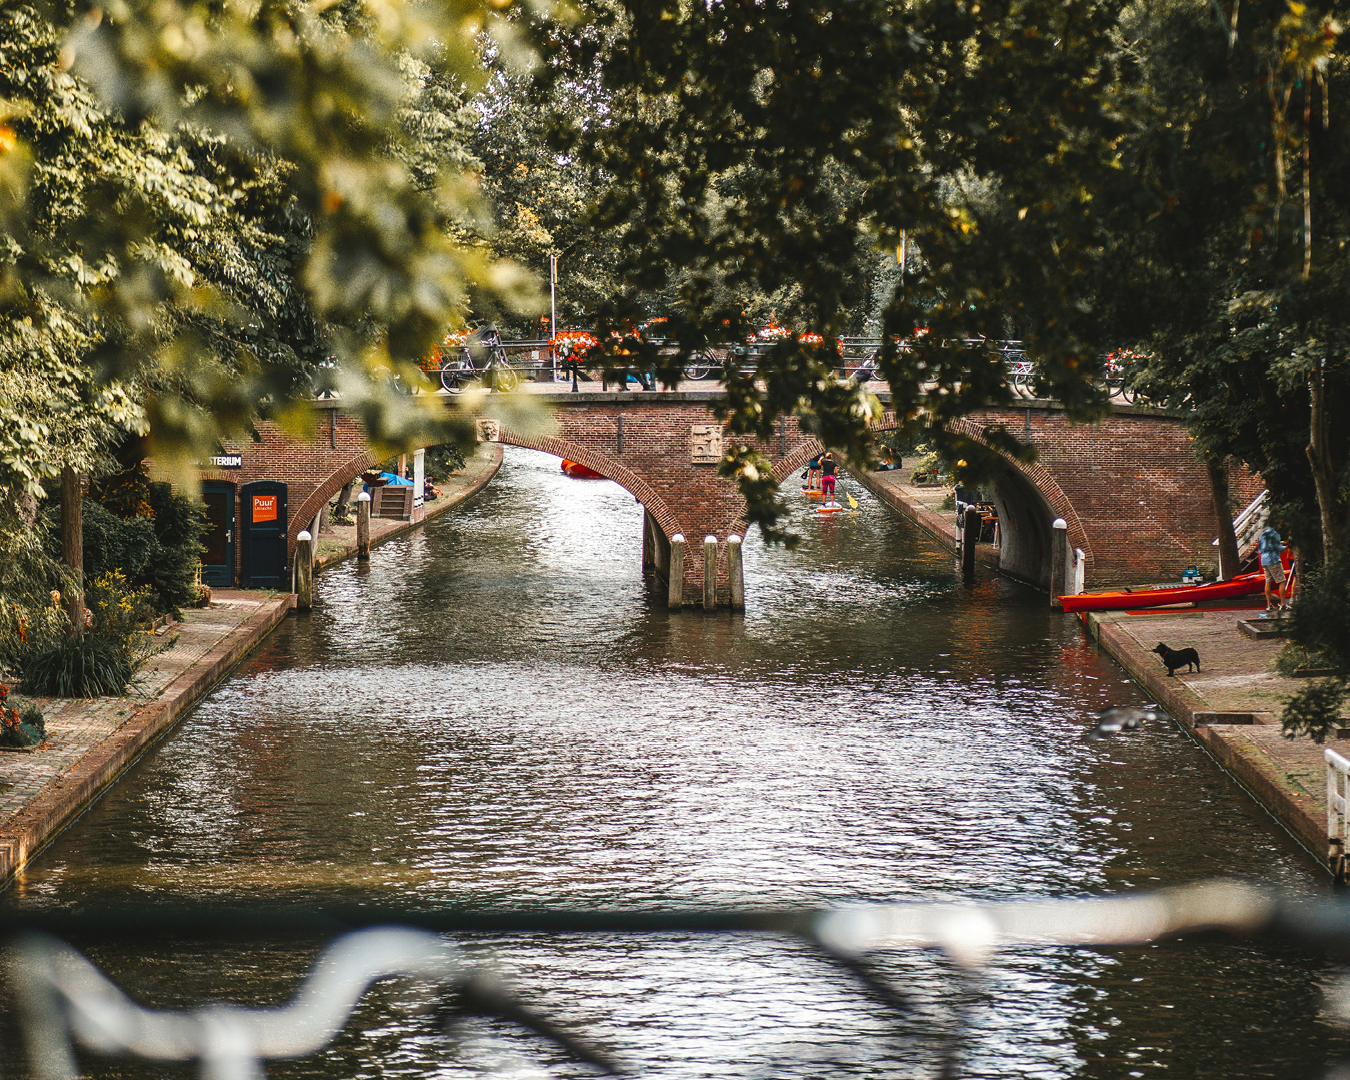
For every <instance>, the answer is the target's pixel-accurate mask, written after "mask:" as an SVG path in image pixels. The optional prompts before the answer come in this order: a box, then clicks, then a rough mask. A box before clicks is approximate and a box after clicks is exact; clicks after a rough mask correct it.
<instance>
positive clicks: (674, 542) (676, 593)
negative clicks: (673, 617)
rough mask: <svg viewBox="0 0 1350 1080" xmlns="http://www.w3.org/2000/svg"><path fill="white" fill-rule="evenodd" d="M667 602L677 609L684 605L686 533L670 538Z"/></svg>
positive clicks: (669, 605)
mask: <svg viewBox="0 0 1350 1080" xmlns="http://www.w3.org/2000/svg"><path fill="white" fill-rule="evenodd" d="M666 604H667V606H668V607H671V608H674V609H676V610H678V609H680V608H682V607H684V533H676V534H675V535H674V536H672V537H671V538H670V583H669V589H668V592H667V599H666Z"/></svg>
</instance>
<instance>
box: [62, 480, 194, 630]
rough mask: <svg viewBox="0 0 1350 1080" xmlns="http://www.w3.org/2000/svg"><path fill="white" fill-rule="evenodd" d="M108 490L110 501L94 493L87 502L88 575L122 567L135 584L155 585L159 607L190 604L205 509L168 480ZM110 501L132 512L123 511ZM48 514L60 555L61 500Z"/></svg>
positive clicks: (167, 607) (84, 511)
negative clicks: (163, 482)
mask: <svg viewBox="0 0 1350 1080" xmlns="http://www.w3.org/2000/svg"><path fill="white" fill-rule="evenodd" d="M105 490H107V491H108V494H107V495H106V498H107V499H108V504H106V505H105V504H104V503H100V502H98V501H97V500H95V499H93V498H86V499H85V500H84V504H83V511H82V513H83V533H84V575H85V580H90V579H93V578H97V577H99V576H100V575H102V574H105V573H107V572H108V571H110V570H121V571H122V572H123V573H124V574H126V576H127V579H128V580H129V581H130V582H131V583H132V584H133V585H136V586H142V585H148V586H150V588H151V589H153V590H154V594H155V595H154V598H153V599H154V602H155V603H156V605H157V607H158V608H159V609H160V610H162V611H177V610H178V609H179V608H182V607H191V606H192V604H193V603H194V601H195V600H196V595H197V563H198V561H199V560H200V558H201V554H202V551H203V550H205V549H204V547H203V545H202V537H203V536H204V535H205V534H206V530H207V520H206V511H205V509H204V508H203V507H201V506H200V505H199V504H197V503H196V502H194V501H193V500H191V499H189V498H187V497H186V496H183V495H179V494H177V493H175V492H174V491H173V489H172V488H171V487H170V486H169V485H168V484H151V483H145V484H144V485H143V486H139V487H138V486H133V485H128V484H122V485H116V484H114V485H112V486H111V487H110V488H107V489H105ZM128 492H133V493H134V494H135V498H132V497H130V496H129V495H128ZM110 507H112V508H115V509H116V510H127V509H129V510H132V511H134V514H133V516H122V515H121V514H119V513H117V512H115V510H114V509H110ZM146 509H148V510H149V514H146V513H145V512H144V511H145V510H146ZM44 517H45V523H46V531H47V547H48V551H49V553H50V554H51V555H52V556H53V557H59V555H60V552H61V523H60V522H61V519H60V507H59V505H54V506H51V507H49V508H48V509H47V510H46V512H45V514H44Z"/></svg>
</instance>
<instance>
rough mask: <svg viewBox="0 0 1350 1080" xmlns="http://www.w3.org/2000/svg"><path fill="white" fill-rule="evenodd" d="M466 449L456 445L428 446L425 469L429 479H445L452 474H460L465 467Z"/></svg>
mask: <svg viewBox="0 0 1350 1080" xmlns="http://www.w3.org/2000/svg"><path fill="white" fill-rule="evenodd" d="M465 463H466V462H465V457H464V448H463V447H462V446H457V445H456V444H454V443H440V444H439V445H437V446H428V447H427V454H426V460H425V463H424V465H423V468H424V469H425V470H426V474H427V476H428V477H439V478H441V479H444V478H445V477H447V476H449V475H450V474H451V473H456V472H459V471H460V469H462V468H464V465H465Z"/></svg>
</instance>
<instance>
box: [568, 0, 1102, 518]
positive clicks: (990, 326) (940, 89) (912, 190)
mask: <svg viewBox="0 0 1350 1080" xmlns="http://www.w3.org/2000/svg"><path fill="white" fill-rule="evenodd" d="M1117 10H1118V9H1117V8H1116V7H1114V6H1112V5H1111V4H1107V3H1077V4H1072V5H1061V4H1050V3H1041V2H1039V0H1033V2H1028V3H1022V2H1018V3H1011V2H1005V0H995V2H993V3H989V4H985V3H981V4H978V5H976V4H971V5H968V6H967V5H951V4H916V5H898V4H892V3H886V2H883V0H862V2H859V3H853V4H849V5H843V6H840V5H833V4H826V3H823V2H811V0H806V2H803V3H794V4H791V5H762V4H759V3H755V2H753V0H731V2H727V3H720V4H715V5H702V4H697V5H679V4H675V3H652V4H646V3H644V4H612V5H610V4H603V5H596V7H595V8H594V9H593V10H592V15H593V20H592V22H591V24H590V25H589V26H588V27H587V29H586V31H585V32H581V33H576V34H573V35H570V36H567V35H558V37H557V38H556V40H555V45H554V51H553V52H552V53H551V54H550V55H549V57H548V64H547V65H546V71H547V72H548V74H549V75H550V77H551V78H552V79H553V80H554V81H555V82H557V81H564V82H565V81H566V79H567V78H568V72H570V71H572V70H576V69H580V70H583V71H585V70H590V69H591V68H592V67H594V66H597V65H598V66H599V68H600V70H601V71H602V73H603V74H602V83H601V85H602V87H603V90H604V93H605V95H606V97H607V100H608V101H609V102H610V108H611V111H610V114H609V115H608V116H607V118H606V123H605V124H604V125H603V126H601V127H598V128H595V129H588V130H582V129H580V128H579V127H576V126H573V127H572V128H571V130H570V137H568V136H567V130H568V129H567V117H565V116H560V117H559V118H558V121H559V124H560V129H561V130H562V132H563V134H564V137H563V138H562V139H561V140H560V149H562V150H563V151H564V152H566V153H568V154H571V155H573V156H575V157H576V158H577V159H579V160H582V161H585V162H588V163H590V164H592V165H593V166H594V167H595V168H597V169H599V170H602V171H603V172H604V173H605V174H606V175H608V176H611V177H613V183H612V184H611V185H610V186H609V188H608V190H607V191H606V192H605V196H604V198H603V199H602V200H601V201H600V204H599V206H598V208H597V213H596V216H595V221H596V223H597V224H598V225H600V226H603V227H609V228H613V229H615V230H617V231H618V232H619V234H620V235H621V237H622V244H621V250H622V252H623V257H622V259H621V262H620V264H619V271H620V275H619V276H620V280H621V282H622V285H623V287H622V288H621V289H620V290H619V291H618V293H617V294H616V295H615V296H614V297H613V298H611V300H610V301H609V302H608V303H607V304H605V305H602V306H601V307H600V308H599V309H598V310H597V318H596V325H597V329H598V330H599V331H601V336H602V339H603V338H604V335H605V333H607V331H608V330H609V329H612V328H622V327H623V326H625V325H631V324H632V323H634V322H636V321H638V320H639V319H640V318H641V316H642V314H643V313H644V312H643V301H644V297H645V296H650V295H653V294H666V295H672V309H671V311H670V312H669V314H670V315H671V322H670V324H669V325H670V330H671V333H672V335H673V336H674V337H675V338H676V339H677V340H678V341H679V343H680V345H681V353H680V355H679V356H676V357H662V356H659V355H656V354H655V353H654V351H652V352H649V353H648V354H646V356H645V361H646V362H647V363H648V364H649V365H650V366H652V367H653V368H655V369H657V370H658V371H660V372H661V373H662V375H663V377H666V378H671V377H673V376H674V375H675V374H677V372H678V370H679V366H680V365H681V364H683V362H684V361H685V360H686V358H687V357H688V356H689V355H690V354H691V353H692V352H694V351H696V350H699V349H702V348H705V347H707V346H709V345H717V344H730V343H735V342H737V341H738V340H743V337H744V334H745V333H746V331H747V330H748V329H750V328H751V324H752V320H750V319H748V318H747V317H746V316H745V315H744V314H743V313H742V310H741V309H740V307H739V306H738V305H737V304H736V303H735V302H734V300H731V299H730V298H731V297H734V296H735V295H737V294H752V295H761V296H775V295H780V294H781V293H782V292H783V290H792V289H796V290H798V291H797V292H796V293H795V294H794V295H795V296H797V297H798V298H799V308H798V310H799V313H800V317H801V319H802V321H803V323H804V324H805V326H807V327H810V328H812V329H815V330H818V331H820V332H821V333H822V334H824V336H825V338H826V341H825V343H824V345H823V347H813V346H812V345H810V344H809V343H808V344H803V343H801V342H800V341H797V340H790V341H786V342H784V343H783V344H782V345H781V346H779V347H778V348H776V349H775V350H773V351H772V352H771V353H770V354H769V355H768V356H766V357H765V358H764V359H763V361H762V362H761V364H760V378H758V379H751V378H744V377H741V376H740V375H739V374H738V373H737V372H736V371H734V370H730V369H729V370H728V371H727V373H726V374H727V401H726V404H725V405H724V407H723V410H722V411H723V415H724V417H725V418H726V419H727V420H728V422H729V424H730V430H731V432H732V434H733V436H740V437H742V438H744V437H745V436H748V435H754V434H759V435H761V436H767V435H768V434H769V433H770V432H771V430H772V425H773V423H774V422H775V420H776V417H777V416H778V415H779V414H781V413H782V412H784V411H797V412H800V413H802V414H803V415H804V417H805V418H807V419H808V421H809V422H810V423H812V424H814V426H815V428H816V430H817V431H818V432H819V434H820V435H821V437H822V438H823V439H825V440H826V441H827V442H829V443H830V444H831V445H833V446H835V447H837V448H839V449H842V450H845V451H846V452H847V453H848V454H849V455H850V456H851V457H853V458H854V459H856V460H858V461H865V460H867V458H868V455H869V453H870V446H871V437H870V424H871V422H872V421H873V420H874V419H876V417H877V414H878V411H879V410H878V406H877V404H876V402H875V399H873V398H871V396H870V395H869V394H867V392H866V391H865V390H864V389H860V388H854V387H846V386H841V385H839V384H838V383H837V382H836V380H835V379H834V378H833V374H832V372H833V367H834V364H835V354H834V339H836V338H837V336H838V335H839V334H841V333H843V332H844V331H845V329H846V328H847V327H848V326H849V325H850V320H851V318H853V317H854V314H853V313H854V312H856V311H857V310H858V308H859V306H860V304H863V303H865V301H866V299H867V296H866V294H867V292H868V291H869V289H875V288H877V287H878V286H879V287H881V288H883V289H887V288H888V289H889V290H890V291H889V295H886V296H885V297H884V302H883V303H881V304H880V305H878V306H879V308H880V312H881V326H880V329H881V332H882V336H883V340H884V342H885V346H884V348H883V355H882V358H881V366H882V371H883V374H884V375H885V376H886V377H887V379H888V380H889V382H890V386H891V389H892V393H893V394H894V397H895V403H896V407H897V410H898V411H899V412H900V413H901V414H902V415H911V414H919V413H923V414H924V415H925V416H927V418H928V422H929V425H930V435H931V437H932V439H933V440H934V441H935V442H936V443H938V444H939V445H941V446H943V447H944V448H946V449H947V450H948V451H950V452H952V453H953V454H954V456H956V457H962V458H964V459H966V460H967V461H969V462H971V468H972V471H973V470H974V469H975V468H976V467H977V466H979V465H981V464H983V465H985V466H987V465H988V464H989V463H990V461H991V454H990V452H988V451H986V450H984V449H983V448H982V447H980V446H976V445H971V444H968V443H965V442H962V441H960V440H958V439H957V438H955V437H953V436H952V435H951V434H950V433H949V432H948V431H947V429H946V422H947V421H948V420H950V419H952V418H953V417H955V416H958V415H962V414H965V413H968V412H970V411H973V410H975V409H979V408H981V407H984V406H986V405H989V404H1006V403H1008V402H1009V401H1010V400H1011V399H1010V395H1009V391H1008V389H1007V386H1006V380H1005V378H1004V372H1003V369H1002V365H1001V363H1000V361H999V358H998V357H997V356H996V355H994V354H993V352H992V351H991V350H988V349H982V348H974V349H967V348H961V347H950V346H949V345H948V344H946V343H953V344H954V343H957V342H960V341H962V340H965V339H977V340H978V339H979V338H980V337H981V336H982V335H984V336H988V337H999V336H1001V335H1003V334H1005V333H1007V332H1009V331H1011V330H1013V329H1016V330H1017V332H1018V333H1019V334H1020V335H1021V336H1022V337H1023V338H1024V339H1025V340H1027V341H1028V342H1029V343H1030V344H1031V345H1032V347H1034V348H1035V349H1036V350H1037V351H1038V353H1039V355H1040V356H1041V358H1042V364H1043V371H1044V373H1045V375H1044V377H1045V380H1046V384H1047V386H1048V387H1049V388H1051V389H1053V390H1054V391H1055V392H1056V393H1057V394H1058V395H1059V396H1060V397H1061V398H1062V399H1063V400H1064V401H1065V403H1066V405H1067V407H1068V408H1069V409H1070V410H1071V412H1072V414H1073V415H1074V416H1075V417H1078V418H1084V419H1086V418H1089V417H1091V416H1093V415H1096V414H1097V411H1098V410H1100V408H1101V407H1102V403H1103V399H1102V396H1101V395H1100V393H1098V392H1097V391H1096V390H1095V389H1094V388H1093V385H1092V383H1093V377H1094V375H1095V374H1096V370H1097V361H1096V359H1095V353H1094V352H1093V350H1091V349H1090V348H1089V347H1088V341H1089V332H1090V330H1091V329H1092V328H1091V319H1090V315H1089V313H1088V311H1087V310H1086V309H1085V301H1086V299H1087V294H1088V290H1089V288H1090V286H1091V284H1092V281H1093V275H1092V273H1091V271H1092V270H1093V268H1094V263H1095V261H1096V260H1097V259H1098V258H1099V253H1100V250H1101V244H1100V238H1099V236H1098V231H1099V229H1100V224H1099V221H1098V217H1099V205H1098V204H1097V203H1095V202H1094V196H1095V193H1096V192H1097V191H1099V190H1104V189H1105V188H1106V187H1107V186H1108V184H1107V181H1108V179H1109V174H1110V172H1111V170H1112V169H1113V167H1114V165H1115V157H1116V150H1115V145H1116V142H1117V140H1118V139H1119V138H1120V137H1122V136H1123V134H1124V133H1125V126H1124V124H1123V122H1122V120H1121V119H1120V117H1119V116H1118V111H1119V110H1118V103H1117V102H1116V101H1114V100H1113V98H1112V95H1113V93H1114V91H1115V89H1116V86H1115V81H1116V79H1115V69H1114V66H1113V59H1112V58H1113V55H1114V51H1115V50H1114V47H1113V43H1112V39H1111V34H1112V32H1113V26H1114V22H1115V16H1116V13H1117ZM595 27H599V30H598V31H597V30H596V29H595ZM860 228H861V229H863V230H864V231H865V233H866V235H867V237H868V238H869V243H868V245H867V249H866V258H864V259H862V260H860V259H859V250H858V249H859V244H858V239H859V229H860ZM902 232H903V233H904V234H905V235H906V236H907V238H909V239H912V240H913V241H915V242H916V243H917V245H918V246H919V247H920V248H921V249H922V251H923V252H924V257H925V260H926V264H927V271H926V273H925V275H924V277H923V278H922V280H915V279H908V280H906V281H905V282H904V283H901V282H900V281H899V280H898V279H895V278H891V279H890V280H889V281H887V280H885V279H883V278H882V277H881V275H879V274H876V273H875V272H874V271H875V267H876V261H875V255H874V254H873V253H875V252H877V251H878V250H880V251H894V250H895V248H896V247H897V246H898V244H899V242H900V238H901V235H902ZM860 264H861V265H863V266H865V267H867V269H868V273H867V274H866V275H864V276H862V278H861V280H860V275H859V273H858V267H859V266H860ZM916 327H918V328H922V329H925V330H926V331H927V334H926V336H919V337H916V333H915V330H916ZM902 337H903V338H906V339H907V341H908V347H907V348H905V349H900V348H898V347H897V345H896V341H897V339H899V338H902ZM621 348H623V349H624V350H627V351H629V352H632V351H634V345H633V344H632V343H630V342H628V341H624V342H623V343H622V345H621ZM987 437H988V439H989V441H990V442H991V444H992V445H993V446H994V448H995V450H1005V451H1007V452H1009V453H1012V454H1014V455H1016V456H1018V457H1021V458H1023V459H1026V458H1028V457H1029V456H1030V451H1029V449H1028V448H1027V447H1024V446H1022V445H1021V444H1020V443H1019V442H1018V440H1017V439H1016V438H1015V437H1014V436H1013V435H1012V434H1011V433H1009V432H1007V431H1005V430H995V431H991V432H989V433H988V435H987ZM731 445H732V447H733V449H732V450H730V451H729V452H728V457H727V460H726V461H725V462H724V463H723V472H724V474H725V475H729V476H733V477H735V478H736V479H737V480H738V482H739V483H740V485H741V490H742V491H743V492H744V493H745V495H746V498H747V503H748V507H749V515H750V518H751V520H753V521H756V522H758V523H759V524H760V526H761V528H762V529H764V530H765V531H766V535H777V534H775V533H774V531H773V525H774V522H775V520H776V518H777V515H778V513H779V512H780V511H781V506H780V505H779V504H777V503H776V501H775V497H774V495H773V488H772V484H771V482H769V481H768V480H767V479H766V477H767V475H768V470H767V467H766V465H767V463H766V462H765V461H764V460H763V459H762V458H761V457H760V456H759V455H758V454H756V453H755V452H754V451H753V450H752V449H750V448H749V446H748V444H746V443H743V442H741V441H740V440H737V439H733V440H731Z"/></svg>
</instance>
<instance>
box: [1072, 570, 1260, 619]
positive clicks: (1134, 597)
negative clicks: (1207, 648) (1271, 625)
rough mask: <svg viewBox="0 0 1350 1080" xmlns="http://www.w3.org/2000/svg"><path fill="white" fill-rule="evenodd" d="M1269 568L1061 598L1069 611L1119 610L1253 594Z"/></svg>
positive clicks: (1256, 591)
mask: <svg viewBox="0 0 1350 1080" xmlns="http://www.w3.org/2000/svg"><path fill="white" fill-rule="evenodd" d="M1265 581H1266V575H1265V571H1263V570H1258V571H1257V572H1256V573H1254V574H1239V575H1238V576H1237V577H1235V578H1231V579H1230V580H1228V581H1211V582H1209V584H1207V585H1171V586H1167V587H1166V588H1162V589H1135V590H1131V589H1117V590H1115V591H1113V592H1089V593H1078V594H1077V595H1076V596H1061V597H1060V598H1059V602H1060V603H1061V604H1062V605H1063V606H1064V610H1065V611H1117V610H1120V609H1122V608H1130V609H1134V608H1153V607H1166V606H1168V605H1169V604H1189V603H1198V602H1200V601H1202V600H1229V599H1232V598H1233V597H1236V596H1250V595H1251V594H1252V593H1259V592H1261V591H1262V589H1263V588H1264V587H1265Z"/></svg>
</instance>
